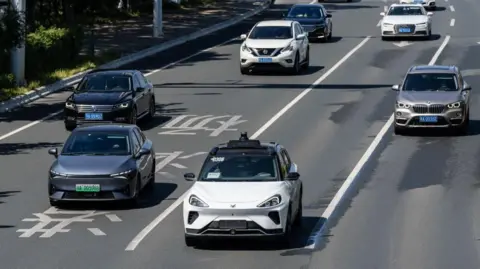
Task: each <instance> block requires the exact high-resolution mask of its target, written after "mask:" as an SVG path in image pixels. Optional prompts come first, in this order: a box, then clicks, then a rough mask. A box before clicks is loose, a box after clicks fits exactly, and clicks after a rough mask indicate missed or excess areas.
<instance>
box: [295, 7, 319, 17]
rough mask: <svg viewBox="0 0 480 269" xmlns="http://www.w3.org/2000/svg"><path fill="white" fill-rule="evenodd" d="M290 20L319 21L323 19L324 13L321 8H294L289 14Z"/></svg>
mask: <svg viewBox="0 0 480 269" xmlns="http://www.w3.org/2000/svg"><path fill="white" fill-rule="evenodd" d="M288 17H289V18H306V19H319V18H323V17H324V15H323V12H322V10H321V9H320V8H319V7H294V8H292V9H291V10H290V13H288Z"/></svg>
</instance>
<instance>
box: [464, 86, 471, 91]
mask: <svg viewBox="0 0 480 269" xmlns="http://www.w3.org/2000/svg"><path fill="white" fill-rule="evenodd" d="M463 90H464V91H471V90H472V86H470V85H466V86H465V87H463Z"/></svg>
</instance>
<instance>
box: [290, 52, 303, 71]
mask: <svg viewBox="0 0 480 269" xmlns="http://www.w3.org/2000/svg"><path fill="white" fill-rule="evenodd" d="M299 58H300V57H299V56H298V52H297V54H296V55H295V60H294V64H293V67H292V69H291V71H290V72H291V73H292V75H297V74H298V73H300V68H301V67H300V59H299Z"/></svg>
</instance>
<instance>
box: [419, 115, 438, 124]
mask: <svg viewBox="0 0 480 269" xmlns="http://www.w3.org/2000/svg"><path fill="white" fill-rule="evenodd" d="M437 121H438V118H437V116H420V122H430V123H432V122H433V123H435V122H437Z"/></svg>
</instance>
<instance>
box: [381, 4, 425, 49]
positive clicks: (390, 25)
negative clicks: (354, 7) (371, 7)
mask: <svg viewBox="0 0 480 269" xmlns="http://www.w3.org/2000/svg"><path fill="white" fill-rule="evenodd" d="M380 15H381V16H383V19H382V23H381V27H380V28H381V31H382V40H386V39H388V38H393V37H424V38H427V39H430V38H431V36H432V15H433V13H432V12H427V11H426V10H425V8H424V7H423V6H422V5H418V4H393V5H391V6H390V8H389V9H388V10H387V12H386V13H385V12H382V13H380Z"/></svg>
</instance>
